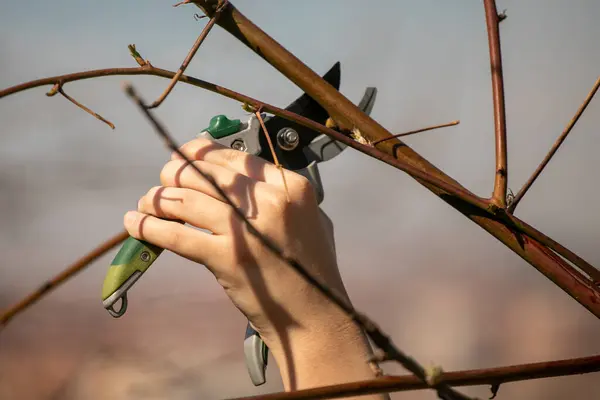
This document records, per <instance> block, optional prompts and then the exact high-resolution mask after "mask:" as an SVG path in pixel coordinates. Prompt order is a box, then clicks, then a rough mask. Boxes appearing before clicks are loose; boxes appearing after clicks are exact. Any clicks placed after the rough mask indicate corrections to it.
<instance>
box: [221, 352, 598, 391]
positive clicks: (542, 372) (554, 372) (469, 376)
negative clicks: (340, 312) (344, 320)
mask: <svg viewBox="0 0 600 400" xmlns="http://www.w3.org/2000/svg"><path fill="white" fill-rule="evenodd" d="M598 371H600V356H598V355H596V356H591V357H582V358H574V359H569V360H558V361H549V362H540V363H531V364H521V365H512V366H506V367H497V368H486V369H476V370H466V371H454V372H445V373H444V374H443V375H442V377H441V378H442V379H443V380H444V382H446V383H447V384H448V385H450V386H478V385H492V386H495V387H498V385H501V384H503V383H508V382H518V381H524V380H532V379H542V378H551V377H558V376H571V375H580V374H589V373H592V372H598ZM421 389H426V386H424V385H423V383H421V382H420V381H419V380H418V379H416V378H415V377H414V376H412V375H402V376H385V377H381V378H376V379H371V380H368V381H361V382H351V383H345V384H340V385H331V386H324V387H318V388H312V389H304V390H298V391H295V392H282V393H270V394H265V395H259V396H251V397H239V398H235V399H230V400H309V399H335V398H341V397H348V396H360V395H367V394H375V393H392V392H402V391H409V390H421Z"/></svg>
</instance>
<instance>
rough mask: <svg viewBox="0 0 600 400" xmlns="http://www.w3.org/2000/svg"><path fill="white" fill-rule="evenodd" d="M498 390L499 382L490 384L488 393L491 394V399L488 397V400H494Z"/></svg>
mask: <svg viewBox="0 0 600 400" xmlns="http://www.w3.org/2000/svg"><path fill="white" fill-rule="evenodd" d="M498 390H500V382H497V383H492V386H491V387H490V391H491V392H492V397H490V400H492V399H495V398H496V396H497V395H498Z"/></svg>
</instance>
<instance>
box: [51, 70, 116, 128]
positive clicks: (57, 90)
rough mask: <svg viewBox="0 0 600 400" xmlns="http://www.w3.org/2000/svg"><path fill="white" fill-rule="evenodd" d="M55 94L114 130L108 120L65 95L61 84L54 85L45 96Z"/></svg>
mask: <svg viewBox="0 0 600 400" xmlns="http://www.w3.org/2000/svg"><path fill="white" fill-rule="evenodd" d="M56 93H60V94H61V95H62V96H63V97H64V98H65V99H67V100H69V101H70V102H71V103H73V104H75V105H76V106H77V107H79V108H81V109H82V110H83V111H85V112H87V113H88V114H90V115H93V116H94V117H96V118H97V119H99V120H100V121H102V122H104V123H105V124H106V125H108V126H110V127H111V129H115V125H114V124H113V123H112V122H110V121H109V120H107V119H106V118H104V117H103V116H102V115H100V114H98V113H96V112H94V111H92V110H91V109H89V108H88V107H86V106H84V105H83V104H81V103H80V102H78V101H77V100H75V99H74V98H72V97H71V96H69V95H68V94H66V93H65V91H64V89H63V85H62V83H61V82H59V83H56V84H55V85H54V87H53V88H52V89H50V91H49V92H48V93H46V96H48V97H52V96H54V95H55V94H56Z"/></svg>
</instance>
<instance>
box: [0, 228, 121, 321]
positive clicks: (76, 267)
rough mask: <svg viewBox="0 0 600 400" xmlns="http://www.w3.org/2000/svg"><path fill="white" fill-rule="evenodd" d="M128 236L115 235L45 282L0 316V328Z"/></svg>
mask: <svg viewBox="0 0 600 400" xmlns="http://www.w3.org/2000/svg"><path fill="white" fill-rule="evenodd" d="M128 236H129V233H127V231H123V232H120V233H118V234H116V235H115V236H113V237H111V238H110V239H108V240H107V241H106V242H104V243H102V244H100V246H98V247H96V248H95V249H93V250H92V251H90V252H89V253H88V254H86V255H84V256H83V257H81V258H80V259H79V260H77V261H75V262H74V263H73V264H71V265H70V266H69V267H68V268H67V269H65V270H64V271H62V272H61V273H60V274H58V275H56V276H55V277H54V278H52V279H50V280H48V281H46V282H45V283H44V284H43V285H41V286H40V287H39V288H37V289H36V290H35V291H34V292H33V293H31V294H30V295H29V296H27V297H25V298H24V299H23V300H21V301H19V302H18V303H16V304H15V305H13V306H11V307H9V308H8V309H7V310H5V311H4V312H3V313H2V315H1V316H0V326H3V325H6V324H7V323H8V321H10V320H11V319H12V318H13V317H14V316H15V315H17V314H19V313H21V312H23V311H25V309H27V308H28V307H30V306H31V305H33V304H35V303H36V302H37V301H38V300H39V299H40V298H41V297H43V296H44V295H46V294H48V293H50V291H52V290H54V289H56V288H57V287H58V286H59V285H60V284H61V283H63V282H65V281H66V280H67V279H69V278H71V277H73V276H75V275H76V274H77V273H78V272H81V271H82V270H83V269H84V268H85V267H87V266H88V265H89V264H90V263H91V262H93V261H94V260H96V259H98V258H99V257H101V256H102V255H104V253H106V252H108V251H110V250H112V249H113V248H114V247H116V246H117V245H119V244H121V243H122V242H123V241H124V240H125V239H127V237H128Z"/></svg>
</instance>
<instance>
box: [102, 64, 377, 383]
mask: <svg viewBox="0 0 600 400" xmlns="http://www.w3.org/2000/svg"><path fill="white" fill-rule="evenodd" d="M323 79H324V80H325V81H327V82H328V83H329V84H331V85H332V86H333V87H335V88H336V89H337V90H339V86H340V63H339V62H337V63H336V64H335V65H334V66H333V67H332V68H331V69H330V70H329V71H328V72H327V73H326V74H325V75H324V76H323ZM376 95H377V89H376V88H374V87H368V88H367V89H366V91H365V93H364V95H363V98H362V100H361V101H360V103H359V108H360V109H361V110H362V111H363V112H364V113H365V114H367V115H369V114H370V113H371V110H372V109H373V105H374V103H375V98H376ZM286 110H288V111H291V112H294V113H296V114H299V115H302V116H304V117H306V118H309V119H311V120H313V121H315V122H318V123H320V124H322V125H325V123H326V121H327V119H328V118H329V115H328V113H327V111H326V110H325V109H324V108H323V107H321V106H320V105H319V104H318V103H317V102H316V101H315V100H314V99H312V98H311V97H310V96H309V95H308V94H306V93H304V94H303V95H302V96H300V97H299V98H298V99H296V101H294V102H293V103H292V104H290V105H289V106H288V107H286ZM261 115H262V114H261ZM263 121H264V124H265V127H266V130H267V131H268V134H269V135H270V139H271V142H272V143H274V144H276V145H275V146H273V147H274V149H275V154H276V156H277V159H278V161H279V163H280V164H281V166H282V167H283V168H286V169H288V170H292V171H294V172H296V173H299V174H301V175H303V176H305V177H306V178H307V179H308V180H309V181H310V183H311V184H312V186H313V188H314V189H315V192H316V195H317V201H318V203H319V204H320V203H321V202H322V201H323V198H324V190H323V184H322V182H321V176H320V174H319V169H318V163H320V162H324V161H327V160H330V159H332V158H333V157H335V156H337V155H338V154H340V153H341V152H342V151H343V150H344V149H345V148H346V145H344V144H342V143H340V142H338V141H336V140H333V139H331V138H330V137H329V136H327V135H324V134H319V133H318V132H316V131H313V130H312V129H309V128H307V127H304V126H302V125H300V124H297V123H295V122H292V121H288V120H286V119H284V118H281V117H277V116H274V117H267V116H265V117H263ZM197 136H198V137H206V138H209V139H211V140H214V141H216V142H218V143H220V144H223V145H225V146H228V147H231V148H233V149H235V150H239V151H244V152H248V153H250V154H253V155H256V156H258V157H261V158H263V159H265V160H267V161H269V162H273V156H272V153H271V149H270V147H269V145H268V142H267V138H266V136H265V133H264V132H263V131H262V128H261V125H260V121H259V120H258V118H257V116H256V115H254V114H253V115H251V116H250V118H249V119H248V120H247V122H242V121H241V120H239V119H234V120H232V119H229V118H228V117H227V116H225V115H217V116H215V117H213V118H212V119H211V120H210V123H209V126H208V127H207V128H206V129H204V130H202V131H201V132H200V133H199V134H198V135H197ZM162 251H163V249H162V248H160V247H158V246H155V245H153V244H151V243H148V242H145V241H143V240H138V239H136V238H134V237H131V236H130V237H129V238H127V240H126V241H125V242H124V244H123V245H122V247H121V249H120V250H119V252H118V253H117V255H116V256H115V258H114V259H113V261H112V263H111V265H110V267H109V268H108V271H107V274H106V277H105V279H104V284H103V287H102V303H103V305H104V308H106V310H107V311H108V312H109V314H110V315H111V316H113V317H115V318H119V317H121V316H123V315H124V314H125V311H126V310H127V291H128V290H129V289H131V287H132V286H133V285H134V284H135V283H136V282H137V281H138V279H140V277H141V276H142V274H143V273H144V272H146V271H147V270H148V268H150V266H151V265H152V264H153V263H154V261H156V259H157V258H158V256H159V255H160V254H161V253H162ZM119 300H121V306H120V308H119V309H118V310H116V309H115V308H114V306H115V304H116V303H117V302H118V301H119ZM244 355H245V359H246V366H247V368H248V373H249V375H250V379H251V380H252V383H253V384H254V385H255V386H259V385H262V384H263V383H265V372H266V367H267V360H268V348H267V346H266V345H265V343H264V342H263V340H262V338H261V337H260V335H259V334H258V332H256V330H254V328H253V327H252V326H251V324H250V322H248V325H247V327H246V333H245V337H244Z"/></svg>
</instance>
